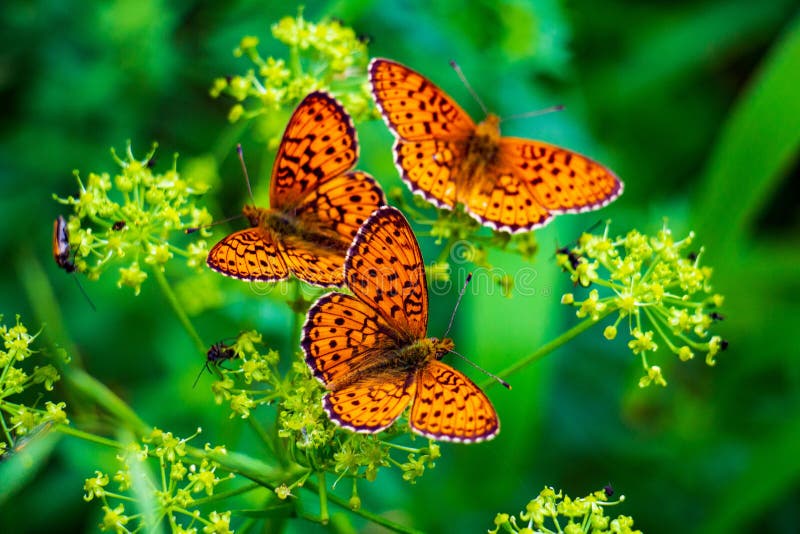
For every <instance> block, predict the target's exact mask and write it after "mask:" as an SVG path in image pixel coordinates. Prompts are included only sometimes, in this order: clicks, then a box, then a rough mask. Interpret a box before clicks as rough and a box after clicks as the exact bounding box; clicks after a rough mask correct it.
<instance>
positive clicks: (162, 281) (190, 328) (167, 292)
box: [152, 269, 208, 354]
mask: <svg viewBox="0 0 800 534" xmlns="http://www.w3.org/2000/svg"><path fill="white" fill-rule="evenodd" d="M152 272H153V274H154V275H155V279H156V281H157V282H158V286H159V287H160V288H161V291H162V292H163V293H164V296H165V297H166V298H167V301H168V302H169V305H170V306H172V311H174V312H175V315H176V316H177V317H178V321H180V323H181V325H183V328H184V329H185V330H186V333H187V334H189V337H190V338H192V341H194V344H195V346H197V349H198V350H199V351H200V352H201V353H202V354H205V353H206V351H207V350H208V348H207V347H206V344H205V343H203V339H202V338H201V337H200V335H199V334H198V333H197V330H195V329H194V325H192V322H191V321H190V320H189V316H188V315H187V314H186V310H184V308H183V305H182V304H181V303H180V301H178V297H177V296H176V295H175V292H174V291H172V287H170V285H169V282H168V281H167V277H166V276H164V273H163V272H161V269H153V271H152Z"/></svg>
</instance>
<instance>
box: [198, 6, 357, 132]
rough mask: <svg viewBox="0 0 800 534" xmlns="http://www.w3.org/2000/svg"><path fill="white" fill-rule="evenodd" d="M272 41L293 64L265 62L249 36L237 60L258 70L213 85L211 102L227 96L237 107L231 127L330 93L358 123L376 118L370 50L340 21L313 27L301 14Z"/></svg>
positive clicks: (277, 29) (279, 27) (279, 26)
mask: <svg viewBox="0 0 800 534" xmlns="http://www.w3.org/2000/svg"><path fill="white" fill-rule="evenodd" d="M272 36H273V37H274V38H275V39H277V40H278V41H280V42H281V43H283V44H284V45H286V46H287V47H288V48H289V51H288V58H286V59H284V58H275V57H271V56H270V57H267V58H263V57H262V56H261V54H260V53H259V52H258V45H259V39H258V37H255V36H249V35H248V36H245V37H243V38H242V40H241V42H240V43H239V46H238V47H237V48H236V49H235V50H234V55H235V56H246V57H247V58H248V59H249V60H250V61H251V62H252V63H253V67H252V68H249V69H248V70H247V72H246V73H245V74H244V75H236V76H230V77H227V78H217V79H216V80H214V83H213V85H212V87H211V96H213V97H217V96H219V95H220V94H223V93H224V94H227V95H228V96H230V97H233V98H234V99H235V100H236V101H237V103H236V104H234V106H233V107H232V108H231V110H230V112H229V114H228V118H229V120H230V121H231V122H236V121H238V120H240V119H252V118H254V117H257V116H259V115H265V114H271V113H273V112H275V111H278V110H280V109H291V108H293V107H294V106H295V105H297V103H298V102H300V100H301V99H302V98H303V97H304V96H305V95H307V94H308V93H310V92H311V91H314V90H325V91H329V92H330V93H331V94H333V95H334V96H335V97H336V98H338V99H339V100H340V101H341V102H342V104H343V105H344V107H345V108H346V109H347V111H348V112H349V113H350V114H351V115H352V116H353V117H355V118H356V120H359V119H363V118H368V117H371V116H372V113H373V111H372V105H371V102H372V99H371V97H370V95H369V89H368V86H367V78H366V74H367V73H366V68H367V62H368V61H369V55H368V53H367V45H366V43H365V42H364V40H362V39H360V38H359V37H358V36H357V35H356V34H355V32H354V31H353V30H352V29H351V28H348V27H347V26H344V25H343V24H342V23H341V22H339V21H337V20H329V21H321V22H317V23H315V22H310V21H308V20H306V19H305V18H303V15H302V10H301V12H300V13H299V14H298V15H297V17H284V18H283V19H281V20H280V21H279V22H278V23H276V24H273V26H272Z"/></svg>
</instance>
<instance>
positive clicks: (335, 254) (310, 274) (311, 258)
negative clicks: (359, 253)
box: [278, 235, 346, 287]
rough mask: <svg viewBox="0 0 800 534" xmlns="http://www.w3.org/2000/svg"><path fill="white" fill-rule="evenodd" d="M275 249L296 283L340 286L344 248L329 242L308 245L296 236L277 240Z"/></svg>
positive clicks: (337, 242) (307, 242) (337, 243)
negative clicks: (302, 281)
mask: <svg viewBox="0 0 800 534" xmlns="http://www.w3.org/2000/svg"><path fill="white" fill-rule="evenodd" d="M278 248H279V250H280V252H281V255H282V257H283V261H284V262H286V266H287V267H288V268H289V270H290V271H291V273H292V274H293V275H295V276H296V277H297V278H299V279H300V280H304V281H306V282H308V283H309V284H312V285H315V286H320V287H334V286H341V285H342V284H343V283H344V270H343V264H344V255H345V250H346V245H345V244H344V243H340V242H339V241H330V242H329V244H328V245H326V246H322V244H321V243H319V242H316V243H312V242H309V241H306V240H304V239H302V238H300V237H298V236H296V235H289V236H283V237H281V239H280V241H279V242H278Z"/></svg>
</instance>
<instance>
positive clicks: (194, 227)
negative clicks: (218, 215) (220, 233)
mask: <svg viewBox="0 0 800 534" xmlns="http://www.w3.org/2000/svg"><path fill="white" fill-rule="evenodd" d="M240 217H244V214H242V213H240V214H239V215H234V216H233V217H228V218H227V219H222V220H221V221H214V222H213V223H210V224H204V225H203V226H192V227H191V228H186V229H184V230H183V233H184V234H193V233H195V232H197V231H198V230H203V229H205V228H211V227H212V226H216V225H218V224H223V223H226V222H231V221H233V220H236V219H238V218H240Z"/></svg>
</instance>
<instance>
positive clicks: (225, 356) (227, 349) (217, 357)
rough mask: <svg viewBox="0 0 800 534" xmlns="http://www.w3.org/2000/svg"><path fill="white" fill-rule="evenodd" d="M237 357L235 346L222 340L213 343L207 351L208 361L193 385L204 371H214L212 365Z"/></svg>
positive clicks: (217, 365) (216, 365) (218, 364)
mask: <svg viewBox="0 0 800 534" xmlns="http://www.w3.org/2000/svg"><path fill="white" fill-rule="evenodd" d="M234 358H236V351H235V350H234V349H233V346H231V345H226V344H225V343H223V342H222V341H218V342H217V343H214V344H213V345H211V347H210V348H209V349H208V352H206V363H205V364H204V365H203V368H202V369H200V373H198V375H197V378H195V379H194V384H192V387H195V386H196V385H197V381H198V380H200V375H202V374H203V371H206V370H207V371H208V372H209V373H213V371H212V370H211V367H210V366H211V365H213V366H214V367H219V366H220V364H221V363H222V362H223V361H225V360H232V359H234Z"/></svg>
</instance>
